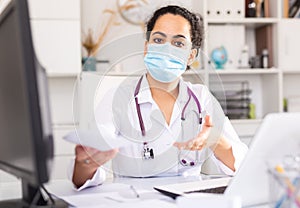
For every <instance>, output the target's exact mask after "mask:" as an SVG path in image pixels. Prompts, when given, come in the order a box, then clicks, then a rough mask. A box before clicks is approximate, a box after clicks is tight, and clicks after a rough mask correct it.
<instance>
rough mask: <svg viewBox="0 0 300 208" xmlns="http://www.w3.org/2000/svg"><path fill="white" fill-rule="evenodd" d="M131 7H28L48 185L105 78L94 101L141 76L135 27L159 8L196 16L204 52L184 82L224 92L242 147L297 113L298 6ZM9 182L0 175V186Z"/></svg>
mask: <svg viewBox="0 0 300 208" xmlns="http://www.w3.org/2000/svg"><path fill="white" fill-rule="evenodd" d="M150 1H151V3H149V2H150ZM3 2H4V1H3ZM131 2H133V3H132V4H133V5H134V6H132V7H131V6H130V5H129V4H128V1H126V0H111V1H104V0H29V6H30V16H31V27H32V34H33V41H34V47H35V51H36V53H37V57H38V59H39V61H40V62H41V64H42V65H43V66H44V67H45V68H46V70H47V74H48V79H49V90H50V101H51V111H52V120H53V132H54V138H55V160H54V166H53V170H52V175H51V176H52V177H51V179H52V180H55V179H66V178H67V167H68V165H69V162H70V160H71V159H72V158H73V157H74V147H75V146H74V145H73V144H71V143H68V142H66V141H64V140H63V139H62V137H63V136H64V135H66V134H67V133H68V132H70V131H73V130H74V129H75V127H80V128H89V125H91V124H90V118H91V113H92V111H91V110H90V109H91V107H92V106H93V104H94V103H93V102H94V98H95V91H96V88H97V86H98V84H99V81H100V80H102V78H103V74H106V76H105V77H106V78H105V79H103V80H102V83H101V88H100V89H103V90H102V91H101V92H99V93H100V95H97V96H96V101H97V100H99V99H101V96H102V95H103V93H104V91H105V89H109V88H110V87H114V86H116V85H117V83H118V82H120V81H122V80H123V79H124V78H126V77H127V76H133V75H132V74H133V73H134V72H135V71H136V70H140V69H143V68H144V66H143V59H142V55H143V54H142V52H143V48H144V37H143V35H142V34H143V31H144V27H143V24H142V22H141V20H143V18H146V17H147V15H149V14H150V13H151V12H152V11H153V10H154V9H155V8H158V7H160V6H162V5H166V4H179V5H181V6H185V7H187V8H189V9H191V10H192V11H194V12H197V13H200V14H201V15H202V16H203V26H204V34H205V40H204V44H203V47H202V49H201V53H200V54H199V56H198V58H197V60H196V61H195V63H194V64H193V65H192V70H190V71H189V72H187V73H186V74H185V75H184V78H185V79H187V80H190V81H191V82H194V83H203V84H206V85H207V86H208V87H210V89H211V90H212V92H213V93H215V95H218V92H219V91H218V90H220V89H221V90H222V92H223V93H222V96H221V97H220V98H219V99H220V102H221V104H222V101H223V100H222V99H225V98H226V100H227V105H226V106H224V110H225V113H226V114H227V115H228V116H229V118H230V119H231V121H232V123H233V125H234V128H235V129H236V131H237V133H238V135H239V136H240V138H241V140H242V141H243V142H245V143H246V144H247V145H249V144H250V143H251V139H252V138H253V136H254V134H255V131H256V129H257V128H258V127H259V125H260V123H261V121H262V119H263V118H264V117H265V116H266V115H267V114H268V113H272V112H285V111H288V112H299V111H300V91H299V89H300V83H299V80H300V66H299V63H298V60H297V58H298V54H299V48H300V39H299V37H300V19H299V17H300V14H299V13H300V10H299V7H297V8H294V9H293V12H292V13H291V11H289V10H291V9H289V8H291V7H292V6H293V3H294V2H296V1H291V0H265V1H264V2H265V3H264V5H261V4H260V2H261V1H251V0H246V1H245V2H244V1H241V0H226V1H222V2H220V1H217V0H201V1H198V0H184V1H182V0H181V1H179V0H177V1H163V0H145V1H131ZM253 2H254V3H253ZM0 3H1V1H0ZM253 5H255V6H253ZM298 5H299V4H298ZM0 6H1V4H0ZM0 8H1V7H0ZM0 11H1V10H0ZM89 37H91V38H92V39H93V42H94V44H95V43H96V42H97V41H99V44H98V45H97V44H96V45H93V44H92V47H93V49H95V50H96V53H95V54H93V53H92V52H91V51H90V52H91V53H92V54H91V53H90V54H89V53H88V52H89V50H87V48H88V47H87V44H88V43H89V42H88V38H89ZM89 49H90V48H89ZM136 51H138V52H139V53H137V54H134V55H131V54H133V53H134V52H136ZM124 54H128V55H129V56H126V57H122V56H124ZM87 57H88V58H87ZM224 57H225V58H226V60H223V58H224ZM216 82H217V87H216V86H215V83H216ZM91 89H92V90H91ZM237 100H238V101H237ZM16 181H18V179H16V178H14V177H13V176H10V175H8V174H7V173H4V172H2V171H0V184H1V183H13V182H16Z"/></svg>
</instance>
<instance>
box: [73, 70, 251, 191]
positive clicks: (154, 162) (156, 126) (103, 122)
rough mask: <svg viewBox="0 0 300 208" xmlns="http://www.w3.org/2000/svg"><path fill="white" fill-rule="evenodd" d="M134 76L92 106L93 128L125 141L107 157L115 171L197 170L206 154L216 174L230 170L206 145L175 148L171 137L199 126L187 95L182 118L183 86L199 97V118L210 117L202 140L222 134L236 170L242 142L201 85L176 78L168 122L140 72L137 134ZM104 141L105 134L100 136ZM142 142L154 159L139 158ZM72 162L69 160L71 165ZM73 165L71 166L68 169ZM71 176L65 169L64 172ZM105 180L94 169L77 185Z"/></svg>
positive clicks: (184, 136)
mask: <svg viewBox="0 0 300 208" xmlns="http://www.w3.org/2000/svg"><path fill="white" fill-rule="evenodd" d="M138 80H139V78H136V79H134V80H132V79H129V80H125V81H124V82H123V83H121V85H120V86H119V87H118V88H117V89H113V90H112V91H110V92H108V93H107V94H106V95H105V96H104V97H103V99H102V100H101V101H100V102H99V105H98V106H97V107H96V109H95V121H96V124H97V127H98V130H99V132H100V134H101V131H102V130H103V131H104V129H105V131H110V132H111V134H110V135H112V137H114V138H113V139H120V140H126V141H127V142H128V145H126V146H125V147H122V148H120V149H119V152H118V154H117V156H116V157H115V158H114V159H113V160H112V169H113V172H114V175H115V176H129V177H149V176H174V175H182V174H189V175H199V173H200V170H201V166H202V164H203V162H204V161H205V160H206V159H208V158H210V159H211V160H212V161H213V163H215V165H216V167H217V168H218V172H220V173H222V174H228V175H233V174H234V173H233V171H232V170H231V169H229V168H228V167H227V166H225V165H224V164H223V163H222V162H221V161H219V160H218V159H217V158H216V157H215V156H214V154H213V152H212V150H211V149H210V148H208V147H207V148H204V149H202V150H201V151H198V153H197V152H196V151H185V150H178V149H177V148H175V147H174V146H173V144H174V142H175V141H177V142H183V141H187V140H189V139H192V138H194V137H195V136H196V135H197V134H198V133H199V131H201V128H202V126H203V124H202V125H199V120H198V119H199V113H198V108H197V105H196V102H195V100H194V99H193V98H191V99H190V101H189V103H188V105H187V108H186V110H185V111H184V117H185V120H184V121H182V119H181V117H182V109H183V107H184V105H185V104H186V103H187V101H188V99H189V95H188V93H187V87H189V88H190V89H191V90H192V91H193V92H194V94H195V95H196V97H197V99H198V100H199V102H200V105H201V108H202V115H201V116H202V117H203V123H204V117H205V114H208V115H210V116H211V118H212V123H213V128H212V130H211V134H210V136H209V138H208V143H209V144H212V143H214V142H216V140H217V138H219V137H220V136H221V135H223V136H224V137H225V138H227V139H228V140H229V142H230V144H231V145H232V151H233V155H234V157H235V164H234V166H235V168H236V169H238V167H239V165H240V163H241V161H242V159H243V158H244V156H245V154H246V152H247V146H246V145H245V144H244V143H242V142H241V141H240V139H239V137H238V136H237V134H236V132H235V131H234V129H233V127H232V125H231V123H230V121H229V119H228V118H227V117H226V116H225V115H224V113H223V111H222V109H221V106H220V104H219V103H218V102H217V100H216V99H215V98H214V97H213V95H212V94H211V93H210V92H209V90H208V89H207V87H206V86H204V85H201V84H191V83H189V82H185V81H184V80H183V79H180V82H179V94H178V97H177V99H176V103H175V105H174V107H173V111H172V116H171V120H170V123H169V125H168V124H167V123H166V121H165V119H164V117H163V114H162V112H161V111H160V110H159V107H158V105H157V104H156V103H155V101H154V100H153V98H152V96H151V91H150V88H149V84H148V81H147V79H146V75H143V78H142V82H141V87H140V90H139V93H138V94H137V98H138V104H139V106H140V110H141V115H142V119H143V122H144V125H145V129H146V135H145V136H143V135H142V132H141V128H140V123H139V118H138V114H137V107H136V103H135V98H134V91H135V90H136V86H137V82H138ZM104 139H105V140H107V139H108V140H109V139H111V138H104ZM144 142H147V144H148V146H149V148H152V149H153V152H154V159H149V160H144V159H143V157H142V156H143V155H142V152H143V145H144ZM181 159H184V160H186V161H188V162H189V161H192V162H195V165H194V166H184V165H182V164H181V163H180V162H179V160H181ZM73 166H74V165H73ZM73 168H74V167H71V169H70V170H71V171H70V173H72V171H73ZM70 175H71V174H70ZM104 180H105V171H104V170H103V168H101V167H100V168H99V169H98V170H97V171H96V173H95V175H94V177H93V178H92V179H91V180H88V181H87V182H86V183H85V184H84V185H83V186H82V187H81V188H80V189H83V188H85V187H88V186H93V185H98V184H101V183H102V182H103V181H104Z"/></svg>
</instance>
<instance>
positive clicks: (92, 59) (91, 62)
mask: <svg viewBox="0 0 300 208" xmlns="http://www.w3.org/2000/svg"><path fill="white" fill-rule="evenodd" d="M103 13H109V14H110V17H109V20H108V21H107V23H106V25H105V27H104V29H103V31H102V32H101V33H100V35H99V36H98V37H97V38H95V37H94V34H93V30H92V29H91V28H89V29H88V32H87V34H83V40H82V46H83V47H84V49H85V50H86V52H87V56H86V57H83V58H82V64H83V71H96V63H97V60H96V54H97V52H98V50H99V48H100V46H101V43H102V42H103V39H104V37H105V36H106V34H107V32H108V31H109V28H110V27H111V26H112V25H113V24H115V25H116V24H118V23H115V22H114V21H115V18H116V12H115V11H113V10H110V9H106V10H104V11H103Z"/></svg>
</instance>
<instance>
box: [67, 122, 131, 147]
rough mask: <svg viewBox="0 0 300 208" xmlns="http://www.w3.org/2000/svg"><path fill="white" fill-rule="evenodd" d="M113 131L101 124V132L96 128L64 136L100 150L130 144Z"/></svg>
mask: <svg viewBox="0 0 300 208" xmlns="http://www.w3.org/2000/svg"><path fill="white" fill-rule="evenodd" d="M112 132H113V131H109V130H107V129H106V128H105V127H103V126H101V127H100V128H99V132H98V131H96V130H89V131H88V130H85V131H83V130H77V131H73V132H70V133H69V134H67V135H66V136H64V137H63V138H64V139H65V140H66V141H68V142H72V143H75V144H80V145H83V146H87V147H93V148H95V149H98V150H100V151H107V150H111V149H115V148H120V147H125V146H128V145H130V142H129V141H128V140H126V139H124V138H122V137H117V136H116V135H115V134H114V133H112Z"/></svg>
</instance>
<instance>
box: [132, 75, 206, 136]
mask: <svg viewBox="0 0 300 208" xmlns="http://www.w3.org/2000/svg"><path fill="white" fill-rule="evenodd" d="M142 80H143V76H142V77H141V78H140V79H139V81H138V83H137V85H136V88H135V91H134V100H135V106H136V111H137V115H138V118H139V123H140V128H141V132H142V135H143V136H145V135H146V131H145V125H144V121H143V118H142V113H141V108H140V105H139V103H138V97H137V95H138V94H139V91H140V88H141V83H142ZM187 93H188V95H189V99H188V101H187V102H186V104H185V105H184V107H183V109H182V111H181V120H182V121H184V120H185V115H184V114H185V110H186V108H187V106H188V104H189V102H190V100H191V98H192V97H193V99H194V101H195V102H196V105H197V108H198V113H199V124H202V117H201V112H202V110H201V105H200V102H199V100H198V99H197V97H196V95H195V94H194V93H193V91H192V90H191V89H190V88H189V87H187Z"/></svg>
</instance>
